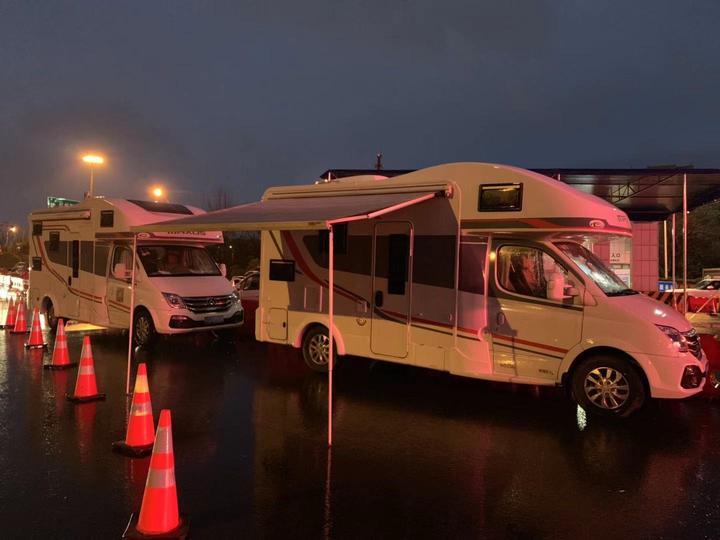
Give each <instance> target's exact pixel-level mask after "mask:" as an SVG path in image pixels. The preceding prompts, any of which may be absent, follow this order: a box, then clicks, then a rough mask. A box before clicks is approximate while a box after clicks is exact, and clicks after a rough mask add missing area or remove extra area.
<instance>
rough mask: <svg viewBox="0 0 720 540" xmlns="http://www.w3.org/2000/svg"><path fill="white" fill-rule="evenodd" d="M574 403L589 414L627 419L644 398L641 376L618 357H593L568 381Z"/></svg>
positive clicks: (581, 365) (639, 406)
mask: <svg viewBox="0 0 720 540" xmlns="http://www.w3.org/2000/svg"><path fill="white" fill-rule="evenodd" d="M571 388H572V395H573V398H574V399H575V402H576V403H577V404H578V405H580V406H581V407H582V408H583V409H585V410H586V411H588V412H589V413H592V414H595V415H598V416H605V417H615V418H627V417H628V416H630V415H631V414H633V413H634V412H635V411H637V410H638V409H640V408H641V407H642V406H643V405H644V404H645V400H646V397H647V392H646V391H645V385H644V384H643V380H642V375H641V374H640V373H639V372H638V368H636V367H635V366H634V365H633V364H631V363H630V361H629V360H626V359H625V358H622V357H621V356H613V355H605V354H602V355H597V356H591V357H589V358H586V359H585V360H583V361H582V362H581V363H580V364H579V365H578V366H577V368H575V370H574V371H573V375H572V381H571Z"/></svg>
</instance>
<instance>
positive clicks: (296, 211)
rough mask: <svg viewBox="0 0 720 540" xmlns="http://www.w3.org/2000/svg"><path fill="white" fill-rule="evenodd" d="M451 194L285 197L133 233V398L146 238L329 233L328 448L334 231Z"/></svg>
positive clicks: (139, 228)
mask: <svg viewBox="0 0 720 540" xmlns="http://www.w3.org/2000/svg"><path fill="white" fill-rule="evenodd" d="M444 196H445V190H438V189H435V190H432V191H414V192H402V193H375V194H372V195H333V194H332V193H322V192H321V193H318V194H317V195H313V196H307V195H305V196H304V197H303V196H297V197H282V198H276V199H267V200H264V201H258V202H254V203H250V204H243V205H240V206H235V207H233V208H227V209H224V210H217V211H215V212H208V213H207V214H200V215H195V216H192V217H186V218H180V219H175V220H170V221H162V222H159V223H150V224H147V225H140V226H137V227H132V228H131V230H132V232H133V233H135V234H134V235H133V236H134V242H133V266H132V267H133V271H132V279H131V289H132V294H131V300H130V303H131V308H130V332H129V336H128V361H127V380H126V391H127V392H128V393H129V392H130V367H131V356H132V340H133V337H132V335H133V314H134V312H135V268H136V262H135V260H136V258H137V239H138V236H140V234H141V233H143V232H191V231H198V232H199V231H217V230H223V231H261V230H268V229H274V230H308V229H329V230H328V233H329V238H328V283H327V289H328V308H327V309H328V311H327V315H328V319H327V327H328V338H329V343H328V446H332V437H333V429H332V425H333V419H332V418H333V363H334V362H333V340H334V334H335V331H336V329H335V323H334V314H335V308H334V296H335V295H334V291H335V285H334V283H335V266H334V253H335V247H334V245H335V242H333V228H332V226H333V225H335V224H339V223H347V222H350V221H359V220H362V219H372V218H375V217H379V216H382V215H385V214H389V213H390V212H395V211H396V210H400V209H401V208H406V207H408V206H412V205H415V204H419V203H422V202H424V201H427V200H430V199H433V198H435V197H444Z"/></svg>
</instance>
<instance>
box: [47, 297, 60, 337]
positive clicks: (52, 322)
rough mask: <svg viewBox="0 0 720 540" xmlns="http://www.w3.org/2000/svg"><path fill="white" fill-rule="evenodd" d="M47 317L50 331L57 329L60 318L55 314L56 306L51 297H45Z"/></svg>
mask: <svg viewBox="0 0 720 540" xmlns="http://www.w3.org/2000/svg"><path fill="white" fill-rule="evenodd" d="M45 318H46V319H47V325H48V328H49V329H50V331H51V332H54V331H55V330H57V325H58V318H57V317H56V316H55V306H53V303H52V300H50V299H49V298H46V299H45Z"/></svg>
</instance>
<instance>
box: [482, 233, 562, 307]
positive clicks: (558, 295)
mask: <svg viewBox="0 0 720 540" xmlns="http://www.w3.org/2000/svg"><path fill="white" fill-rule="evenodd" d="M496 264H497V281H498V284H499V285H500V287H502V288H503V289H505V290H507V291H510V292H514V293H516V294H520V295H523V296H534V297H535V298H545V299H548V300H554V301H558V302H561V301H565V300H568V299H569V298H570V297H569V296H567V295H566V294H565V293H566V289H567V288H569V287H574V286H575V282H574V279H573V278H571V277H570V275H569V274H568V271H567V270H566V269H565V268H564V267H563V266H561V265H560V264H558V263H557V262H556V261H555V259H553V258H552V257H550V256H549V255H548V254H547V253H545V252H543V251H541V250H539V249H536V248H532V247H526V246H502V247H501V248H500V249H499V250H498V253H497V263H496Z"/></svg>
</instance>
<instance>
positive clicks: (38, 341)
mask: <svg viewBox="0 0 720 540" xmlns="http://www.w3.org/2000/svg"><path fill="white" fill-rule="evenodd" d="M25 348H26V349H47V343H45V339H44V338H43V333H42V328H40V310H39V309H38V308H37V307H36V308H35V309H34V310H33V318H32V330H31V331H30V339H29V340H28V341H27V342H26V343H25Z"/></svg>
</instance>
